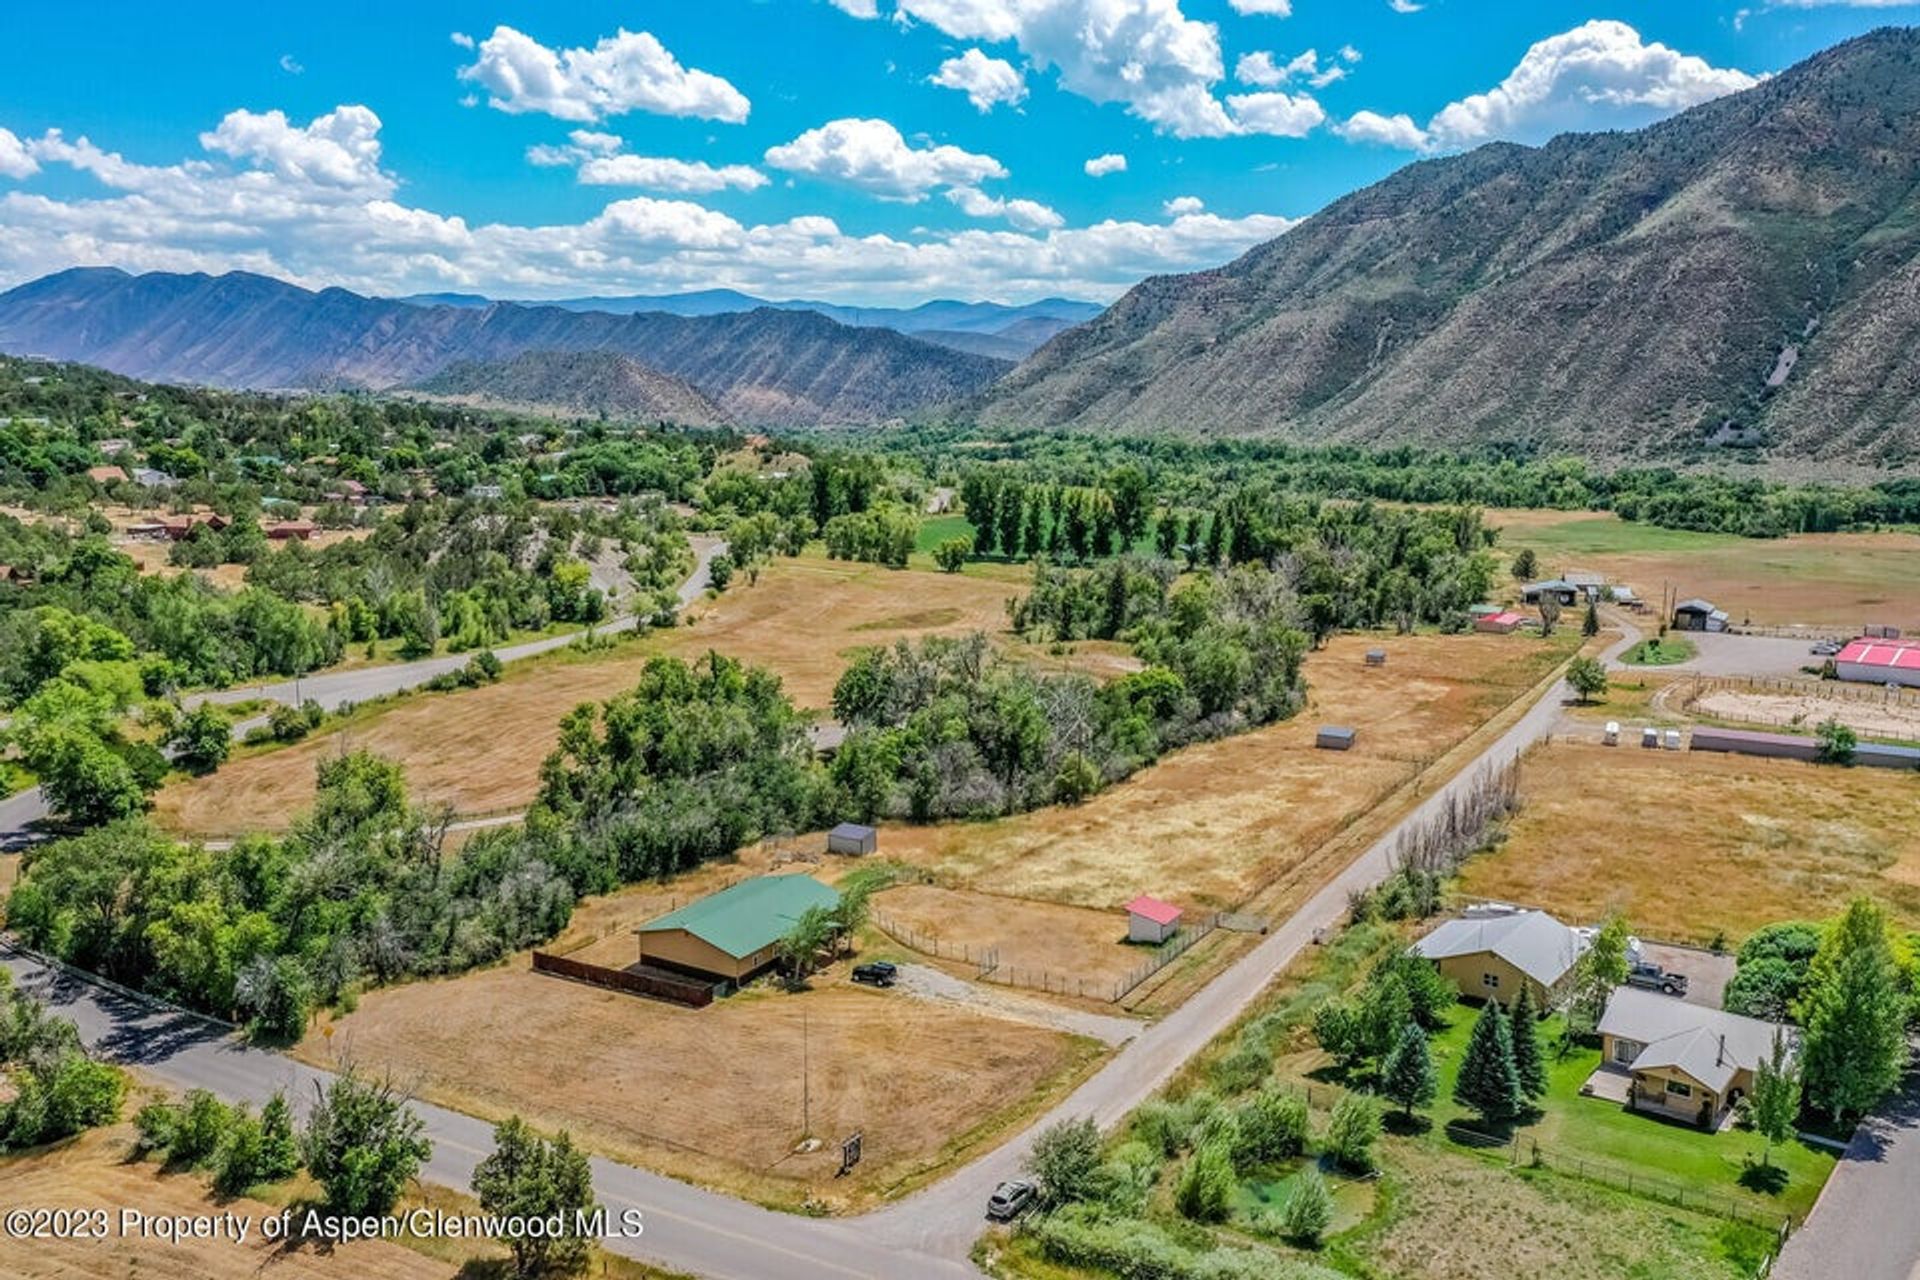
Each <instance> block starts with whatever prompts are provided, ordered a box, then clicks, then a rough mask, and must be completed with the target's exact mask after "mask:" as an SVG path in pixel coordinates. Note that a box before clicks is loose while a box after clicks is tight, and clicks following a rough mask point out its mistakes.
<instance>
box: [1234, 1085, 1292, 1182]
mask: <svg viewBox="0 0 1920 1280" xmlns="http://www.w3.org/2000/svg"><path fill="white" fill-rule="evenodd" d="M1238 1118H1239V1122H1240V1123H1239V1134H1240V1142H1239V1145H1238V1146H1236V1147H1235V1148H1234V1162H1235V1163H1236V1164H1238V1165H1239V1166H1240V1167H1241V1168H1243V1169H1246V1168H1252V1167H1254V1166H1256V1165H1262V1164H1271V1163H1272V1162H1274V1161H1276V1160H1284V1159H1286V1158H1288V1157H1290V1156H1297V1155H1299V1154H1300V1153H1301V1152H1302V1151H1304V1150H1306V1146H1307V1130H1308V1119H1307V1102H1306V1099H1305V1098H1302V1097H1301V1096H1300V1095H1299V1094H1297V1093H1293V1092H1290V1091H1288V1090H1285V1089H1280V1088H1270V1089H1263V1090H1261V1091H1260V1093H1258V1094H1257V1095H1255V1096H1254V1098H1253V1100H1252V1101H1250V1102H1248V1103H1247V1104H1246V1105H1245V1106H1243V1107H1241V1108H1240V1111H1239V1117H1238Z"/></svg>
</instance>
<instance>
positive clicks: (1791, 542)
mask: <svg viewBox="0 0 1920 1280" xmlns="http://www.w3.org/2000/svg"><path fill="white" fill-rule="evenodd" d="M1487 517H1488V521H1489V523H1491V524H1494V525H1497V526H1499V527H1500V529H1501V531H1502V534H1503V537H1502V538H1501V546H1502V547H1503V548H1509V549H1512V548H1518V547H1523V546H1534V547H1535V548H1536V549H1537V550H1538V551H1539V553H1540V556H1541V560H1542V563H1543V565H1544V567H1545V568H1547V569H1549V570H1551V571H1553V572H1560V571H1562V570H1565V569H1569V568H1584V569H1595V570H1599V571H1600V572H1603V573H1606V574H1607V575H1608V576H1609V577H1610V578H1612V580H1614V581H1616V582H1625V583H1627V584H1628V585H1630V586H1632V587H1634V588H1636V589H1637V590H1638V591H1639V592H1640V594H1641V596H1642V597H1643V598H1644V599H1647V600H1651V601H1656V602H1657V601H1658V600H1659V598H1660V589H1661V586H1662V584H1663V583H1671V584H1673V585H1674V586H1675V587H1677V588H1678V589H1679V592H1680V595H1681V596H1682V597H1686V596H1704V597H1705V598H1707V599H1709V600H1711V601H1713V602H1714V603H1715V604H1717V605H1719V606H1720V607H1721V608H1722V609H1725V610H1727V612H1728V613H1730V614H1732V615H1733V617H1734V619H1735V621H1742V620H1745V619H1747V618H1751V619H1752V620H1753V621H1754V622H1755V623H1756V624H1768V625H1786V624H1790V623H1806V624H1808V625H1817V626H1831V627H1836V628H1843V629H1844V628H1849V627H1858V626H1860V625H1861V624H1862V623H1867V622H1892V623H1896V624H1898V623H1905V624H1909V625H1920V575H1917V574H1915V573H1914V572H1913V565H1914V561H1915V558H1916V556H1920V535H1916V534H1913V533H1807V534H1796V535H1794V536H1792V537H1788V538H1765V539H1760V538H1738V537H1733V536H1730V535H1720V534H1695V533H1685V532H1681V531H1677V530H1667V529H1657V528H1654V527H1652V526H1648V525H1636V524H1631V523H1628V522H1626V521H1622V520H1620V519H1619V518H1618V517H1615V516H1611V515H1605V514H1595V513H1593V512H1587V511H1504V510H1503V511H1491V512H1488V513H1487Z"/></svg>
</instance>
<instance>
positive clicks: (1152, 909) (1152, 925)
mask: <svg viewBox="0 0 1920 1280" xmlns="http://www.w3.org/2000/svg"><path fill="white" fill-rule="evenodd" d="M1179 928H1180V908H1178V907H1176V906H1174V905H1173V904H1172V903H1171V902H1162V901H1160V899H1158V898H1150V897H1148V896H1147V895H1146V894H1144V893H1143V894H1141V895H1140V896H1139V897H1137V898H1135V899H1134V900H1133V901H1132V902H1129V903H1128V904H1127V941H1129V942H1165V941H1166V940H1167V939H1168V938H1171V937H1172V936H1173V935H1174V933H1175V932H1176V931H1178V929H1179Z"/></svg>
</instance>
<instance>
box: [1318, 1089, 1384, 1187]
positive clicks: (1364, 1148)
mask: <svg viewBox="0 0 1920 1280" xmlns="http://www.w3.org/2000/svg"><path fill="white" fill-rule="evenodd" d="M1379 1137H1380V1109H1379V1108H1378V1107H1376V1106H1375V1105H1374V1104H1373V1101H1372V1099H1370V1098H1367V1097H1364V1096H1362V1095H1361V1094H1357V1093H1350V1094H1347V1095H1346V1096H1345V1097H1343V1098H1341V1099H1340V1101H1339V1102H1338V1103H1336V1104H1335V1105H1334V1108H1333V1115H1332V1116H1331V1117H1330V1118H1329V1119H1328V1121H1327V1137H1326V1149H1327V1154H1328V1155H1329V1156H1331V1157H1332V1158H1333V1160H1334V1162H1335V1163H1337V1164H1338V1165H1340V1166H1341V1167H1342V1168H1345V1169H1351V1170H1353V1171H1354V1172H1356V1173H1364V1172H1366V1171H1367V1170H1369V1169H1371V1168H1373V1144H1374V1142H1375V1140H1377V1139H1378V1138H1379Z"/></svg>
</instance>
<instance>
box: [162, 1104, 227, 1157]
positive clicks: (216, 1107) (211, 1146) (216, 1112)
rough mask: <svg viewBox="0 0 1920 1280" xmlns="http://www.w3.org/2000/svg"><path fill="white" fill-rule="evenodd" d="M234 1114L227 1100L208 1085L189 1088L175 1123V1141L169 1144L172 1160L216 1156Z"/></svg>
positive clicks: (168, 1148)
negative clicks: (209, 1089) (215, 1093)
mask: <svg viewBox="0 0 1920 1280" xmlns="http://www.w3.org/2000/svg"><path fill="white" fill-rule="evenodd" d="M234 1118H235V1113H234V1112H233V1111H231V1110H229V1109H228V1107H227V1104H226V1103H224V1102H222V1101H220V1099H218V1098H216V1097H214V1096H213V1095H212V1094H211V1093H208V1092H207V1091H206V1090H205V1089H193V1090H189V1091H188V1093H187V1097H186V1101H185V1103H184V1104H183V1105H182V1106H181V1108H180V1113H179V1117H178V1120H177V1122H176V1123H175V1125H174V1130H173V1141H172V1142H170V1143H168V1144H167V1159H168V1161H169V1162H171V1163H175V1164H184V1165H200V1164H205V1163H206V1162H207V1161H209V1160H211V1159H213V1155H214V1152H216V1151H218V1150H219V1149H220V1144H221V1142H222V1141H223V1140H224V1139H225V1138H226V1136H227V1130H228V1128H229V1127H230V1126H231V1125H232V1123H233V1120H234Z"/></svg>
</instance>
